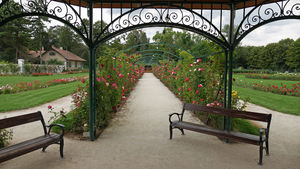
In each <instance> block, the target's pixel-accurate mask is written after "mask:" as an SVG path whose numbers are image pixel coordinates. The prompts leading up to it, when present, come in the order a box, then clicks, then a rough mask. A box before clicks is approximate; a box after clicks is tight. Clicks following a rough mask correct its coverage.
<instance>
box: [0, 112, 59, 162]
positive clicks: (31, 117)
mask: <svg viewBox="0 0 300 169" xmlns="http://www.w3.org/2000/svg"><path fill="white" fill-rule="evenodd" d="M35 121H41V123H42V126H43V130H44V135H42V136H40V137H36V138H33V139H30V140H27V141H24V142H21V143H18V144H14V145H11V146H8V147H4V148H1V149H0V163H1V162H4V161H6V160H10V159H12V158H15V157H18V156H21V155H23V154H26V153H29V152H32V151H35V150H38V149H42V151H43V152H45V150H46V148H47V147H48V146H49V145H51V144H59V145H60V156H61V158H63V147H64V139H63V136H64V126H63V125H61V124H51V125H50V126H46V125H45V121H44V119H43V116H42V113H41V112H40V111H38V112H35V113H31V114H25V115H20V116H15V117H10V118H5V119H1V120H0V129H5V128H9V127H14V126H19V125H22V124H26V123H31V122H35ZM54 126H58V127H60V128H61V134H54V133H50V131H51V129H52V127H54ZM46 127H48V128H49V130H48V132H47V129H46Z"/></svg>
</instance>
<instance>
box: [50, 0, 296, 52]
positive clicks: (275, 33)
mask: <svg viewBox="0 0 300 169" xmlns="http://www.w3.org/2000/svg"><path fill="white" fill-rule="evenodd" d="M292 1H295V2H297V0H291V2H292ZM274 7H275V9H276V5H275V6H274ZM124 11H126V9H124ZM124 11H123V12H124ZM149 11H150V10H149ZM246 11H247V10H246ZM150 12H152V11H150ZM298 12H299V15H300V11H298ZM110 13H111V11H110V9H104V10H103V18H104V21H105V22H106V23H109V22H110ZM112 13H113V18H115V17H117V16H118V15H119V14H120V10H119V9H113V11H112ZM223 13H224V17H223V19H222V22H223V25H224V24H228V23H229V13H228V12H227V13H226V11H224V12H223ZM82 14H83V17H84V18H87V11H86V9H82ZM100 14H101V12H100V9H95V10H94V18H95V20H94V22H95V21H97V20H100V19H99V18H100V17H99V16H100ZM207 14H209V11H206V13H205V12H204V13H203V15H207ZM213 16H214V17H213V23H214V24H215V25H218V24H219V22H220V21H219V19H218V16H219V13H218V12H216V13H214V15H213ZM241 16H242V15H241V10H240V11H237V12H236V18H235V22H236V23H239V22H240V21H241V19H242V17H241ZM266 17H267V16H266ZM57 24H59V25H61V23H59V22H58V21H52V22H51V25H57ZM142 30H143V31H145V32H146V34H147V36H148V38H150V41H152V37H153V36H154V35H155V34H156V32H157V31H158V32H162V30H163V28H161V27H152V28H144V29H142ZM174 30H175V31H181V30H180V29H174ZM299 37H300V21H299V20H291V19H290V20H284V21H283V20H282V21H276V22H272V23H268V24H266V25H264V26H261V27H259V28H257V29H256V30H254V31H252V32H251V33H249V34H248V35H247V36H246V37H245V38H244V39H243V40H242V41H241V44H242V45H243V46H265V45H267V44H269V43H274V42H278V41H280V40H281V39H286V38H291V39H294V40H296V39H298V38H299Z"/></svg>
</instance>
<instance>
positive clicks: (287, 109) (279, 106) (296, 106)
mask: <svg viewBox="0 0 300 169" xmlns="http://www.w3.org/2000/svg"><path fill="white" fill-rule="evenodd" d="M233 88H234V90H237V91H238V94H239V95H240V96H241V98H242V99H245V98H247V97H249V98H250V102H251V103H254V104H257V105H260V106H263V107H266V108H269V109H272V110H275V111H279V112H282V113H287V114H293V115H298V116H300V97H294V96H285V95H278V94H273V93H269V92H263V91H258V90H253V89H249V88H242V87H237V86H234V87H233Z"/></svg>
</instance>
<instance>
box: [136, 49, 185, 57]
mask: <svg viewBox="0 0 300 169" xmlns="http://www.w3.org/2000/svg"><path fill="white" fill-rule="evenodd" d="M144 52H162V53H167V54H169V55H172V56H174V57H176V58H177V59H180V60H182V59H183V58H181V57H179V56H177V55H175V54H174V53H171V52H169V51H165V50H159V49H146V50H141V51H139V52H138V53H139V54H142V53H144Z"/></svg>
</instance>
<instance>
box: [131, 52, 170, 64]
mask: <svg viewBox="0 0 300 169" xmlns="http://www.w3.org/2000/svg"><path fill="white" fill-rule="evenodd" d="M149 56H150V57H151V60H153V58H156V59H159V58H161V57H162V59H164V58H168V59H169V60H173V59H172V58H170V57H169V56H166V55H162V54H158V53H154V54H147V55H143V57H141V58H140V59H139V60H138V61H137V62H139V61H140V60H142V59H146V58H149Z"/></svg>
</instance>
